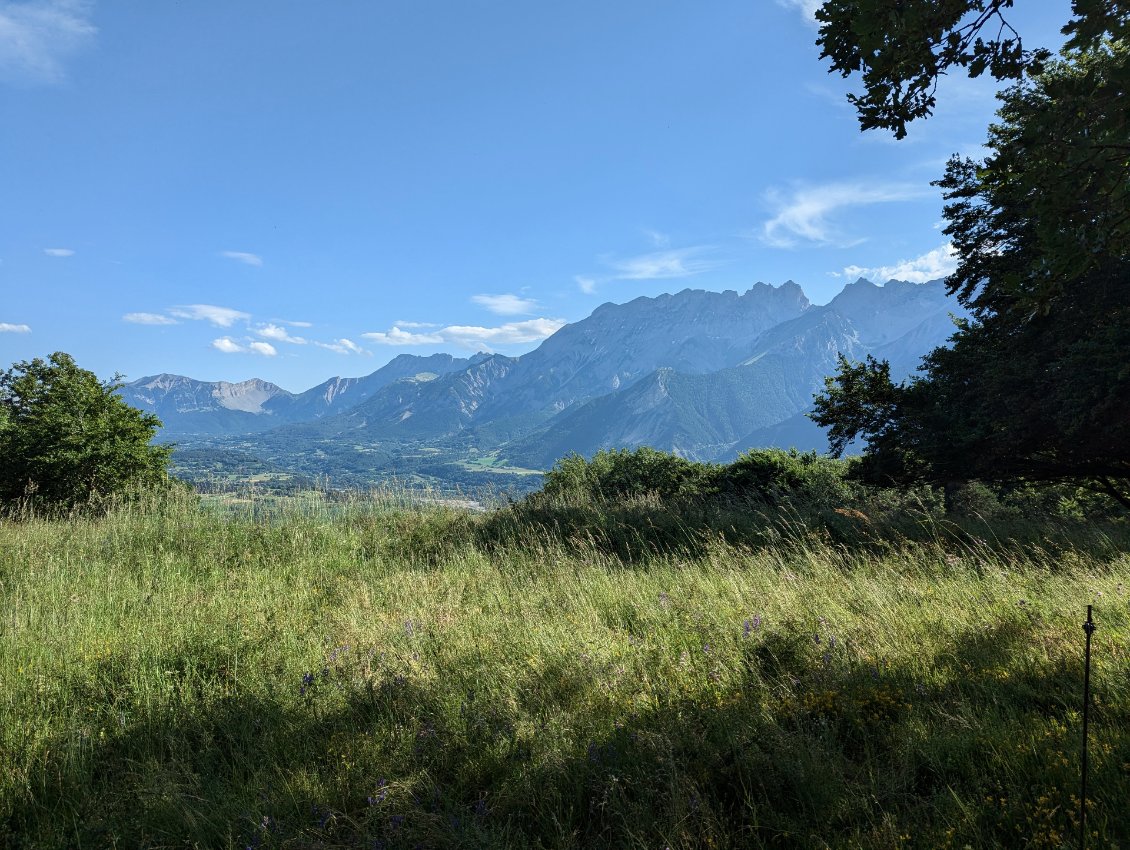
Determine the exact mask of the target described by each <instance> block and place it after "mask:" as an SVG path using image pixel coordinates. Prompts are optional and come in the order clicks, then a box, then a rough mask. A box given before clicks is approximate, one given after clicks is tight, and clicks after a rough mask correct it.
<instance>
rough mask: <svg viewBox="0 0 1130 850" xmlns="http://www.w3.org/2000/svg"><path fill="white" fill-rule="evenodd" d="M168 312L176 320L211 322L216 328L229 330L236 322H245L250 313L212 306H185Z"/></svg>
mask: <svg viewBox="0 0 1130 850" xmlns="http://www.w3.org/2000/svg"><path fill="white" fill-rule="evenodd" d="M169 312H170V313H171V314H172V315H174V316H176V317H177V318H178V319H194V320H200V321H205V322H211V323H212V324H213V325H215V326H216V327H218V328H230V327H231V326H232V325H233V324H235V323H236V322H238V321H247V320H248V319H250V318H251V314H250V313H244V312H243V311H242V310H233V309H231V308H230V307H217V306H215V305H214V304H187V305H184V306H180V307H173V308H172V309H171V310H169Z"/></svg>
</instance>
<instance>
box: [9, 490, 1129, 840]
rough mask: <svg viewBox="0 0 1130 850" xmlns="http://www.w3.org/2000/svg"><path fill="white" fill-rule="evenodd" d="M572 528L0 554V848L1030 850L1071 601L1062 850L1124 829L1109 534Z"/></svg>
mask: <svg viewBox="0 0 1130 850" xmlns="http://www.w3.org/2000/svg"><path fill="white" fill-rule="evenodd" d="M598 507H599V510H600V511H601V512H603V513H602V516H603V519H602V520H601V522H600V523H597V522H595V521H594V522H593V523H591V524H590V523H589V522H588V519H590V518H593V517H594V516H595V513H596V512H595V511H593V512H585V511H584V506H583V505H579V504H576V503H574V504H569V503H567V502H565V503H562V504H561V505H560V510H559V511H558V512H557V513H556V514H554V513H553V512H551V511H548V510H547V509H545V507H544V506H540V507H538V511H539V512H537V513H534V512H532V508H531V507H529V506H523V505H521V504H519V505H517V506H512V507H511V508H507V509H504V510H500V511H496V512H494V513H487V514H479V513H472V512H468V511H465V510H459V509H455V508H451V507H448V506H445V505H442V504H424V505H420V504H415V505H410V504H407V503H402V502H397V500H396V499H395V498H389V499H384V498H374V499H371V500H365V499H356V500H350V501H344V502H332V503H331V502H330V500H325V499H323V500H321V501H318V500H316V499H309V500H307V501H301V502H294V503H287V502H281V503H277V504H274V505H273V506H272V508H271V510H270V511H258V512H255V511H250V510H248V511H244V512H235V513H233V512H230V511H224V510H216V509H212V508H207V507H205V508H201V507H200V506H199V505H198V504H197V503H196V502H195V501H194V500H191V499H187V498H180V499H178V498H164V499H162V500H158V501H155V502H150V503H145V502H143V501H139V500H133V501H130V502H127V503H124V504H122V505H121V506H119V507H118V508H116V509H114V510H111V511H110V512H109V513H108V514H106V515H104V516H101V517H73V518H70V519H66V520H54V521H47V520H37V519H34V518H29V519H25V520H23V521H20V522H7V523H5V524H3V525H0V592H2V593H3V601H4V606H3V611H4V614H3V621H2V622H3V628H2V629H0V681H3V682H4V687H3V689H0V844H6V845H13V846H26V847H62V846H73V845H76V844H81V845H84V846H85V845H106V844H113V843H117V844H119V845H121V846H192V845H196V846H202V847H204V846H206V847H247V846H256V847H258V846H320V847H344V846H369V847H381V846H385V847H400V846H404V847H413V846H416V845H417V844H420V845H422V846H435V847H444V846H483V847H486V846H511V847H527V846H528V847H535V846H537V847H579V846H584V847H588V846H609V847H649V848H654V847H663V846H670V847H688V848H689V847H702V846H715V847H758V846H777V845H782V844H784V845H786V846H787V845H792V846H801V847H813V848H816V847H827V846H859V847H873V848H886V847H900V846H922V847H938V846H953V847H962V846H964V845H966V844H968V845H970V846H974V847H992V846H1018V845H1022V846H1031V847H1057V846H1061V845H1062V844H1063V843H1065V842H1066V841H1068V840H1069V839H1068V838H1066V837H1065V836H1070V835H1072V834H1074V832H1073V830H1074V828H1075V823H1074V821H1073V820H1072V817H1073V814H1072V813H1073V812H1077V802H1076V803H1075V804H1074V805H1073V804H1072V800H1071V795H1072V793H1073V792H1075V790H1076V789H1077V787H1078V767H1079V765H1078V747H1077V746H1076V742H1077V740H1078V728H1077V727H1078V723H1079V717H1078V705H1079V693H1080V688H1081V683H1082V671H1081V669H1080V667H1079V664H1078V657H1079V634H1078V632H1079V629H1078V619H1079V610H1080V604H1083V605H1085V604H1086V603H1087V602H1092V603H1093V604H1095V605H1096V612H1097V614H1099V615H1101V617H1102V623H1103V628H1102V630H1100V631H1099V632H1097V633H1096V635H1095V638H1094V640H1095V644H1094V665H1095V666H1094V669H1093V677H1094V679H1093V682H1094V689H1095V699H1094V704H1093V705H1094V712H1095V713H1094V716H1093V718H1092V720H1093V726H1092V748H1091V755H1092V765H1091V783H1090V788H1091V791H1092V799H1093V806H1092V808H1091V809H1090V814H1089V818H1088V828H1089V829H1090V830H1093V832H1094V833H1095V836H1094V837H1093V838H1092V846H1094V847H1108V846H1113V843H1114V842H1116V841H1117V840H1119V839H1120V838H1121V837H1123V836H1125V835H1127V834H1130V820H1128V818H1130V815H1128V814H1127V813H1126V811H1125V807H1124V806H1123V803H1124V801H1125V800H1126V799H1128V798H1130V739H1128V737H1127V733H1126V731H1125V730H1126V729H1128V728H1130V690H1128V688H1130V684H1128V682H1130V677H1128V676H1127V669H1128V663H1130V654H1128V650H1127V647H1128V638H1130V623H1128V621H1127V595H1126V590H1127V585H1128V584H1130V558H1128V557H1127V555H1125V554H1122V553H1120V552H1119V547H1118V545H1116V544H1115V542H1114V541H1112V540H1111V539H1110V538H1107V540H1106V542H1105V543H1104V542H1103V541H1101V540H1098V539H1097V538H1094V539H1091V538H1088V540H1089V541H1090V542H1088V543H1087V544H1086V545H1083V544H1080V545H1078V546H1068V545H1067V544H1066V543H1065V542H1064V541H1063V540H1050V541H1045V543H1044V544H1043V545H1034V544H1033V545H1028V544H1026V545H1024V546H1019V545H1012V544H1010V543H1008V542H1007V541H1004V542H997V541H993V540H992V539H991V538H989V537H988V536H987V535H986V536H984V537H983V542H977V541H974V540H973V539H972V538H970V537H964V538H960V537H957V536H955V534H953V533H950V532H945V533H938V534H936V535H931V536H929V537H926V538H925V539H922V540H919V541H913V540H907V539H899V538H894V537H892V538H884V539H883V540H881V541H880V540H872V541H870V542H866V543H865V544H864V545H858V546H856V545H852V546H849V545H845V544H843V543H841V542H837V541H836V539H835V538H834V537H830V536H829V535H828V534H825V533H821V532H820V530H819V528H817V527H815V526H813V525H812V524H811V523H809V522H807V521H806V520H805V519H804V518H803V517H801V516H799V515H798V516H794V515H792V514H788V515H786V516H784V517H773V516H772V515H771V514H769V513H765V514H764V515H763V516H761V517H756V516H754V517H753V518H752V519H749V518H747V519H742V518H741V517H740V512H739V511H738V510H737V509H735V511H734V512H733V514H732V516H730V517H725V518H722V520H724V521H726V522H727V523H728V525H721V523H720V522H719V523H716V525H720V527H705V528H704V526H703V524H702V522H700V521H699V520H700V518H696V517H695V516H693V515H691V516H686V515H680V514H679V513H678V512H676V511H673V510H667V509H666V508H665V507H664V505H663V504H661V503H658V502H655V501H654V500H651V501H649V500H648V499H647V498H633V499H628V500H625V501H623V502H622V503H621V504H619V505H617V504H615V503H612V502H608V503H605V504H602V505H600V506H598ZM715 519H718V518H717V517H716V518H715ZM730 519H733V522H729V520H730ZM738 521H742V522H748V523H750V525H751V527H752V526H753V525H754V524H758V528H760V531H759V532H758V534H757V535H756V536H752V537H745V538H742V537H741V536H739V535H738V534H737V533H736V532H734V531H733V529H734V528H737V527H739V526H737V525H736V523H737V522H738ZM633 522H634V523H636V524H635V525H633ZM755 530H756V529H755ZM1037 536H1038V535H1036V534H1035V533H1033V534H1031V535H1030V537H1031V538H1033V539H1035V538H1036V537H1037ZM656 541H659V544H657V542H656ZM660 544H661V545H660Z"/></svg>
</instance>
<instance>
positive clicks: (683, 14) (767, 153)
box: [0, 0, 1069, 390]
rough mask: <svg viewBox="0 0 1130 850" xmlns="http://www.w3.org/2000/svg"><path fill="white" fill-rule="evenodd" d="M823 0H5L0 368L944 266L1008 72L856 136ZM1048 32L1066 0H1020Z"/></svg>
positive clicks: (525, 315) (497, 326)
mask: <svg viewBox="0 0 1130 850" xmlns="http://www.w3.org/2000/svg"><path fill="white" fill-rule="evenodd" d="M814 6H815V4H814V3H812V2H809V0H795V2H785V0H781V2H775V0H742V2H736V0H711V2H705V3H687V2H668V0H647V2H644V0H616V2H613V3H610V2H608V0H577V2H573V3H568V4H542V3H529V2H518V0H492V2H487V0H446V2H438V0H411V2H408V0H384V2H373V0H340V2H339V1H338V0H335V1H334V2H326V3H316V4H315V3H313V2H292V1H291V0H287V1H286V2H265V0H249V2H241V3H231V2H227V0H194V2H191V3H177V2H172V0H152V2H146V3H136V2H123V0H115V2H110V0H102V1H101V2H79V0H33V2H7V0H0V127H2V130H0V367H3V366H6V365H7V364H10V363H12V362H13V361H16V360H21V359H27V358H31V357H36V356H45V355H47V354H49V353H50V352H52V351H56V350H63V351H67V352H69V353H71V354H73V355H74V356H75V357H76V359H77V360H78V362H79V364H80V365H82V366H85V367H86V368H89V369H92V370H94V371H95V372H97V373H99V374H100V375H102V376H109V375H111V374H113V373H114V372H121V373H124V374H125V375H126V377H127V379H132V378H138V377H142V376H144V375H149V374H154V373H157V372H174V373H178V374H185V375H190V376H192V377H196V378H200V379H205V380H242V379H244V378H249V377H253V376H254V377H262V378H265V379H267V380H271V381H274V382H275V383H278V384H279V385H281V386H283V387H285V388H287V389H290V390H301V389H305V388H306V387H309V386H312V385H313V384H315V383H318V382H319V381H321V380H323V379H325V378H327V377H330V376H331V375H361V374H367V373H369V372H371V371H373V370H374V369H376V368H377V367H379V366H380V365H382V364H383V363H385V362H387V361H388V360H389V359H391V358H392V357H394V356H395V355H397V354H399V353H402V352H412V353H430V352H433V351H450V352H452V353H456V354H467V353H470V352H474V351H477V350H492V351H502V352H504V353H508V354H518V353H521V352H523V351H527V350H529V349H531V348H533V347H534V346H535V345H537V343H538V342H539V341H540V340H541V339H542V338H544V337H545V336H546V335H547V334H549V333H551V332H552V331H553V330H554V329H556V328H557V327H559V326H560V325H561V324H562V323H564V322H569V321H576V320H578V319H581V318H583V317H585V316H587V315H588V314H589V313H590V312H592V310H593V309H594V308H595V307H597V306H598V305H599V304H601V303H604V302H606V301H614V302H623V301H627V300H630V299H632V298H635V297H637V296H640V295H655V294H658V293H661V292H674V291H678V290H681V289H684V288H687V287H691V288H702V289H715V290H721V289H736V290H743V291H744V290H745V289H747V288H749V286H751V285H752V284H753V283H755V282H757V281H765V282H767V283H772V284H780V283H782V282H784V281H785V280H789V279H792V280H795V281H797V282H798V283H800V284H801V285H802V287H803V288H804V290H805V291H806V292H807V293H808V295H809V297H810V298H812V300H813V301H815V302H817V303H823V302H826V301H827V300H829V299H830V298H831V297H833V296H834V294H835V293H836V292H837V291H838V290H839V289H840V288H841V287H842V286H843V285H844V283H846V282H848V281H849V280H853V279H854V278H855V277H858V276H867V277H871V278H874V279H876V280H885V279H887V278H889V277H899V278H902V279H909V280H925V279H928V278H930V277H937V276H940V275H942V274H944V273H945V272H946V271H947V270H948V269H949V268H950V267H951V266H952V258H951V257H950V256H949V254H948V251H947V246H946V240H945V237H944V236H943V235H942V234H941V233H940V231H939V221H940V218H941V206H942V205H941V200H940V196H939V194H938V191H937V190H936V189H934V188H932V187H931V186H930V185H929V182H930V180H932V179H936V178H937V177H939V176H940V175H941V173H942V169H943V165H944V163H945V160H946V159H947V158H948V157H949V156H950V155H951V154H953V153H964V154H970V155H976V154H977V153H978V151H979V149H980V148H979V146H980V144H981V142H982V141H983V140H984V137H985V127H986V125H987V123H988V122H989V120H990V119H991V117H992V114H993V110H994V103H995V102H994V100H993V91H994V87H993V85H992V83H991V82H990V81H982V80H978V81H969V80H965V79H951V80H947V81H945V84H944V85H943V87H942V89H941V91H940V101H941V103H940V109H939V111H938V113H937V115H936V116H935V117H934V118H932V119H931V120H929V121H928V122H924V123H923V122H919V123H917V124H915V125H913V127H912V130H911V133H910V136H909V137H908V138H907V139H905V140H903V141H901V142H895V141H894V139H893V137H891V136H890V135H887V134H883V133H876V132H872V133H867V134H861V133H860V132H859V129H858V124H857V122H856V119H855V115H854V113H853V112H852V110H851V109H850V107H849V106H848V104H847V103H846V102H845V100H844V97H843V96H844V93H845V92H847V91H850V90H851V86H852V83H851V82H850V81H848V82H845V81H842V80H841V79H840V78H839V77H838V76H831V75H829V74H828V73H827V71H826V68H825V66H824V65H823V64H822V63H821V62H820V61H819V60H818V58H817V57H818V48H816V46H815V44H814V40H815V38H816V28H815V25H814V23H813V21H812V19H811V11H812V8H813V7H814ZM1020 6H1021V8H1020V9H1019V10H1018V11H1017V12H1016V13H1015V15H1014V18H1015V22H1016V23H1017V25H1018V28H1019V29H1020V30H1021V32H1022V33H1023V34H1024V36H1025V38H1026V40H1027V41H1028V42H1029V43H1030V44H1033V45H1036V44H1046V45H1054V44H1056V43H1058V40H1059V39H1058V35H1057V33H1058V28H1059V27H1060V26H1061V25H1062V24H1063V22H1064V21H1066V20H1067V18H1068V15H1069V3H1068V2H1067V0H1063V2H1060V0H1054V2H1051V0H1038V2H1037V0H1020Z"/></svg>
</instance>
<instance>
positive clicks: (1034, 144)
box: [813, 0, 1130, 506]
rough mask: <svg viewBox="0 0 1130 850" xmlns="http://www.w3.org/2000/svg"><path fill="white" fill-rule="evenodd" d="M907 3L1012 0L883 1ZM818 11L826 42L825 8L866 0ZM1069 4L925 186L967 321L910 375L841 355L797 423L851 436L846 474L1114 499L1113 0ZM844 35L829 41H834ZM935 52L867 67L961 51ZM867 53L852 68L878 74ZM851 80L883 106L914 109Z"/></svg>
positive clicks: (1116, 111)
mask: <svg viewBox="0 0 1130 850" xmlns="http://www.w3.org/2000/svg"><path fill="white" fill-rule="evenodd" d="M870 5H874V4H870ZM919 5H931V6H934V5H936V6H937V7H938V11H937V14H939V15H940V14H941V13H942V10H943V8H944V9H950V10H951V12H953V14H955V15H956V14H958V13H959V12H960V13H961V14H965V13H967V12H968V11H969V10H970V9H978V10H980V11H981V12H989V11H992V12H993V13H994V14H997V13H999V12H1000V10H1001V9H1002V8H1006V7H1007V6H1008V5H1011V4H1008V3H998V4H995V5H993V4H978V3H970V2H963V3H958V4H956V5H954V4H946V3H939V4H918V3H916V2H903V3H899V4H897V7H898V10H901V11H898V12H897V13H896V12H892V13H891V14H892V15H893V16H894V18H896V19H898V20H900V21H901V20H902V18H901V16H902V15H903V14H909V12H907V10H909V9H913V8H916V7H918V6H919ZM951 6H952V8H951ZM824 8H825V12H824V20H825V21H826V23H825V26H824V30H823V31H822V37H823V38H825V39H826V43H828V42H827V39H828V38H829V37H830V33H831V31H832V29H834V25H833V24H832V23H829V21H833V20H839V21H841V23H842V22H843V21H845V20H848V18H844V17H843V15H844V14H846V13H845V11H844V10H845V9H851V10H854V12H855V13H856V14H862V10H865V9H866V8H869V4H867V3H864V2H862V0H861V2H851V3H848V2H829V3H827V4H826V5H825V7H824ZM1074 8H1075V13H1076V19H1075V20H1074V21H1073V22H1072V23H1071V24H1069V25H1068V27H1067V28H1066V31H1067V32H1069V34H1071V35H1072V46H1071V47H1070V48H1069V49H1067V50H1065V51H1064V54H1063V58H1062V59H1060V60H1057V61H1054V62H1053V61H1049V60H1047V59H1046V58H1043V57H1041V58H1039V60H1038V61H1039V63H1040V67H1039V69H1038V72H1037V69H1036V68H1035V67H1033V64H1032V61H1033V60H1031V59H1030V58H1029V59H1025V57H1024V56H1021V55H1019V54H1018V55H1017V56H1016V59H1017V62H1019V63H1020V64H1019V66H1018V73H1017V74H1016V76H1020V74H1021V73H1023V74H1025V76H1024V79H1022V80H1021V81H1020V82H1018V83H1017V84H1016V85H1014V86H1013V87H1012V88H1011V89H1010V90H1009V91H1007V92H1006V93H1005V94H1004V95H1002V97H1001V100H1002V106H1001V109H1000V111H999V113H998V114H999V117H1000V120H999V122H998V123H996V124H994V125H993V126H992V127H991V128H990V130H989V139H988V143H987V147H988V149H989V155H988V156H987V157H986V158H985V160H984V161H982V162H975V161H972V160H968V159H960V158H956V157H955V158H954V159H952V160H951V161H950V162H949V164H948V166H947V169H946V173H945V176H944V177H943V178H942V180H940V181H938V184H937V185H939V186H941V187H942V189H943V190H944V195H945V199H946V202H947V204H946V209H945V215H946V218H947V220H948V222H949V226H948V227H947V228H946V231H945V232H946V234H947V235H949V236H950V238H951V239H952V241H953V244H954V246H955V248H956V251H957V255H958V259H959V266H958V268H957V271H956V272H955V273H954V274H953V275H952V276H951V277H950V278H949V280H948V282H947V283H948V286H949V288H950V291H951V292H953V293H956V295H957V297H958V299H959V300H960V301H961V303H962V304H963V305H964V306H966V307H967V308H969V309H970V311H971V312H972V316H973V318H972V319H971V320H969V321H967V322H963V323H961V324H960V325H959V327H958V330H957V332H956V334H955V335H954V337H953V345H952V347H951V348H948V349H946V348H942V349H937V350H935V351H934V352H932V353H931V354H930V355H929V356H927V357H926V358H925V359H924V361H923V369H922V374H921V376H920V377H918V378H916V379H914V380H912V381H911V382H910V383H909V384H905V385H895V384H894V383H892V382H891V380H890V375H889V371H888V370H887V369H886V364H884V363H878V362H876V361H873V360H868V361H867V362H866V363H863V364H851V363H848V362H846V361H842V362H841V364H840V369H839V371H838V373H837V375H835V376H834V377H832V378H829V379H828V380H827V382H826V388H825V391H824V392H823V393H822V394H821V395H819V396H818V397H817V401H816V413H815V414H814V415H813V419H814V420H815V421H816V422H818V423H819V424H821V425H824V426H826V427H829V428H830V435H831V441H832V448H833V449H834V451H835V452H836V453H840V452H842V451H843V450H844V448H845V447H846V446H847V445H848V443H850V442H851V441H852V440H854V439H856V438H858V437H862V438H864V439H865V440H866V443H867V452H866V456H865V457H864V459H863V462H862V463H861V464H860V465H859V466H857V467H856V470H857V472H858V474H860V475H861V476H862V477H864V478H865V479H867V480H871V481H875V482H884V483H909V482H927V481H928V482H934V483H953V482H957V481H966V480H970V479H975V478H979V479H985V480H996V481H1004V480H1017V479H1021V480H1031V481H1064V480H1067V481H1077V482H1081V483H1085V484H1088V485H1090V486H1093V487H1095V488H1096V489H1100V490H1103V491H1104V492H1106V493H1108V494H1109V495H1111V496H1113V497H1114V498H1116V499H1117V500H1119V501H1120V502H1122V503H1123V504H1124V505H1127V506H1130V297H1128V292H1130V290H1128V286H1127V284H1128V283H1130V194H1128V190H1130V122H1128V110H1127V109H1126V106H1125V104H1126V102H1127V87H1128V85H1130V63H1128V58H1130V50H1128V49H1127V41H1126V36H1127V18H1128V9H1127V7H1125V6H1124V5H1123V4H1120V3H1117V2H1111V1H1110V0H1076V2H1075V4H1074ZM829 9H831V10H832V11H831V12H829ZM962 10H964V11H962ZM918 13H921V14H926V13H925V11H924V10H923V9H918ZM871 14H872V15H873V14H874V9H872V10H871ZM916 14H917V13H916ZM829 15H831V17H829ZM836 15H840V17H839V18H836V17H835V16H836ZM914 20H919V23H920V24H921V20H920V19H918V18H915V19H914ZM923 20H924V19H923ZM872 22H873V23H874V20H872ZM923 26H924V25H923ZM946 26H952V25H950V24H947V25H946ZM853 32H854V31H853V30H848V31H844V30H840V31H837V33H836V37H837V38H839V39H841V40H844V39H846V40H847V43H849V44H850V43H851V39H852V38H854V37H855V36H853V34H852V33H853ZM844 49H846V48H844ZM890 49H891V50H892V51H896V52H897V51H898V50H901V49H902V48H900V47H898V46H897V45H893V46H891V47H890ZM955 49H956V48H955ZM974 49H975V50H976V49H977V48H974ZM843 55H844V56H847V55H848V54H846V53H845V54H843ZM868 55H869V56H872V59H873V60H874V57H875V56H876V55H878V54H868ZM940 55H941V57H942V58H941V59H939V60H938V61H939V62H941V63H942V64H941V65H939V64H934V65H930V64H929V63H928V62H926V61H925V59H924V58H923V57H922V56H919V60H921V61H918V60H916V61H914V62H911V61H910V60H909V59H908V60H907V62H908V64H906V65H899V64H898V63H897V62H896V63H895V64H890V63H889V62H888V64H885V65H881V67H882V68H883V69H884V70H883V71H882V73H883V74H885V75H887V77H886V78H887V80H888V82H889V84H890V85H892V86H895V87H896V88H897V87H898V86H900V85H907V84H910V83H913V81H914V80H918V81H919V82H921V80H922V79H923V77H922V74H923V73H933V74H935V75H936V74H937V73H940V72H942V71H944V67H943V66H944V65H945V63H946V62H949V64H950V65H953V64H958V65H961V64H963V63H962V62H961V61H958V60H957V59H955V58H952V57H951V58H950V59H946V57H945V55H944V54H940ZM904 58H905V57H904ZM861 61H862V60H861ZM875 61H878V60H875ZM875 61H871V62H870V64H868V63H866V62H865V63H864V65H865V66H866V67H867V68H870V69H872V70H873V71H876V73H878V71H877V70H876V69H878V68H880V65H877V64H875ZM883 61H884V62H886V61H887V60H883ZM891 61H893V60H891ZM970 61H972V60H970ZM939 68H942V71H939ZM848 70H850V69H848ZM976 70H977V69H976V68H972V67H971V71H976ZM982 70H983V69H982ZM908 81H909V83H908ZM865 82H867V85H868V91H869V96H871V97H872V98H873V102H872V106H873V107H874V108H876V109H878V108H879V104H881V103H883V104H886V106H885V107H884V108H887V109H888V110H890V111H889V112H888V117H889V118H892V120H893V118H896V117H897V118H901V119H902V120H911V119H912V118H914V117H918V115H920V114H927V113H928V109H927V110H925V111H924V112H923V111H918V112H915V111H914V108H912V107H913V104H908V103H905V102H897V101H898V99H897V98H893V99H892V96H891V95H890V93H891V92H892V91H895V89H882V88H881V87H876V85H873V84H872V81H870V78H868V77H867V75H866V74H865ZM884 92H886V94H884ZM884 98H885V100H884ZM920 105H921V104H920ZM930 105H931V106H932V102H931V104H930ZM865 116H866V113H865V111H864V110H863V108H862V106H861V118H864V117H865ZM864 123H865V125H866V124H867V121H865V122H864ZM871 125H872V126H889V125H886V124H883V123H882V122H881V121H878V120H875V121H872V123H871Z"/></svg>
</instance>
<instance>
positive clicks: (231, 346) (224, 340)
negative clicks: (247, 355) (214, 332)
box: [212, 336, 247, 354]
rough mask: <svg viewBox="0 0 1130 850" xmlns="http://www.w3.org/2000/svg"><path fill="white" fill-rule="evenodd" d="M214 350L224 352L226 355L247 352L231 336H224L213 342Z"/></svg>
mask: <svg viewBox="0 0 1130 850" xmlns="http://www.w3.org/2000/svg"><path fill="white" fill-rule="evenodd" d="M212 348H215V349H216V350H217V351H222V352H224V354H239V353H240V352H243V351H246V350H247V349H245V348H244V347H243V346H242V345H240V344H239V343H238V342H236V341H235V340H234V339H232V338H231V337H230V336H222V337H220V338H219V339H214V340H212Z"/></svg>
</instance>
